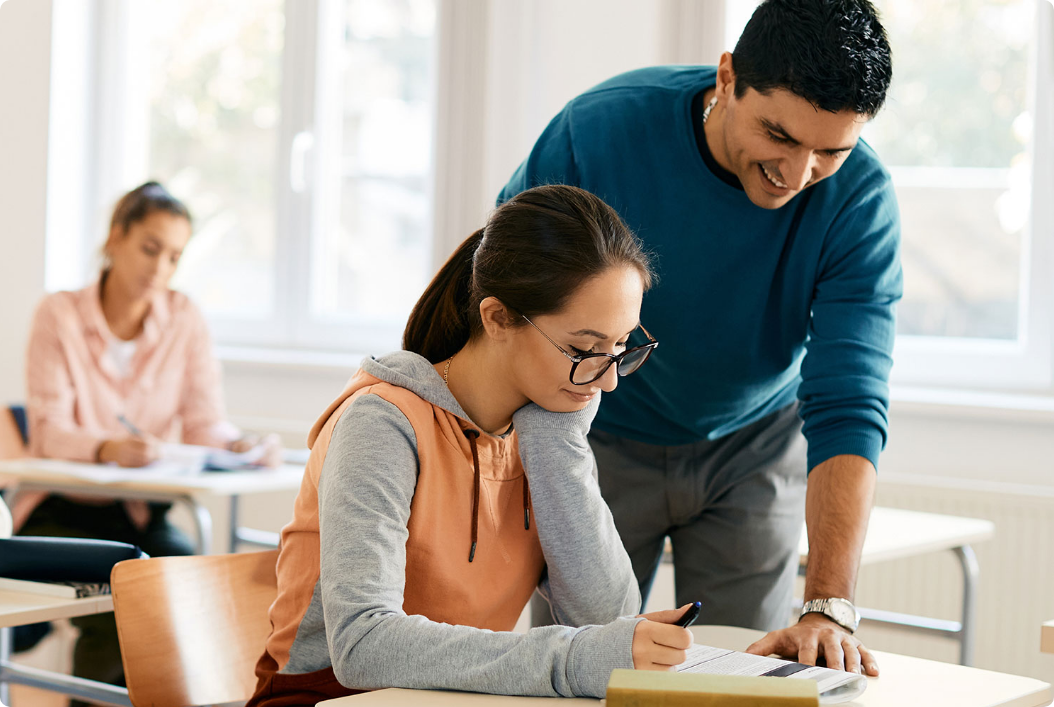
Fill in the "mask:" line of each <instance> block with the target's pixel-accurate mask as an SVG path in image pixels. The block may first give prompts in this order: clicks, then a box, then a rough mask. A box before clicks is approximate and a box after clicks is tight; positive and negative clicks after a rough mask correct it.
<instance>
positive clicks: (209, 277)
mask: <svg viewBox="0 0 1054 707" xmlns="http://www.w3.org/2000/svg"><path fill="white" fill-rule="evenodd" d="M138 14H139V16H140V17H141V18H142V20H143V23H142V24H143V25H144V27H142V28H141V30H142V31H149V32H151V35H152V36H151V38H150V42H149V62H150V66H149V72H150V74H149V94H148V95H149V119H148V120H149V126H148V127H149V156H148V166H149V173H150V175H152V176H153V177H155V178H158V179H159V180H161V181H163V182H164V183H165V184H166V185H167V186H168V187H169V188H170V189H171V190H172V192H173V193H175V194H176V195H177V196H178V197H180V198H181V199H184V200H185V201H186V202H187V205H188V206H189V207H190V208H191V211H192V212H193V214H194V217H195V224H194V225H195V229H194V231H195V235H194V237H193V239H192V240H191V244H190V246H189V247H188V248H187V251H186V253H185V254H184V256H183V260H182V262H181V263H180V266H179V270H178V271H177V275H176V280H175V282H174V284H175V286H176V287H177V288H179V289H180V290H183V291H185V292H187V293H188V294H190V295H191V296H192V297H193V298H194V299H195V300H196V301H197V302H198V303H199V304H200V305H201V306H202V307H203V308H204V309H205V310H206V312H208V313H209V314H210V315H213V316H219V317H223V318H228V317H229V318H238V319H261V320H262V319H269V318H270V317H271V316H273V312H274V308H275V212H274V203H275V192H274V190H275V159H276V151H277V139H278V134H277V131H278V124H279V120H280V110H279V89H280V83H281V63H282V62H281V58H282V47H283V32H284V15H283V5H282V2H281V0H225V1H224V2H222V3H217V2H213V1H212V0H180V2H151V3H149V4H148V5H146V7H143V6H140V12H139V13H138Z"/></svg>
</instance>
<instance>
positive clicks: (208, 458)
mask: <svg viewBox="0 0 1054 707" xmlns="http://www.w3.org/2000/svg"><path fill="white" fill-rule="evenodd" d="M266 451H267V450H266V448H265V446H264V445H262V444H261V445H257V446H255V447H253V448H252V449H250V450H249V451H247V452H242V453H236V452H231V451H228V450H226V449H216V448H212V447H199V446H195V445H190V444H162V445H161V458H160V459H158V460H157V461H156V462H154V463H153V464H149V465H147V466H144V467H142V468H138V469H135V468H127V467H120V466H117V465H115V464H84V463H82V462H71V461H66V460H65V459H32V460H30V461H28V462H23V461H22V460H19V459H13V460H11V461H9V462H5V463H7V464H11V465H14V466H25V465H28V466H30V467H31V468H32V470H33V471H34V472H39V473H44V474H48V473H50V474H55V475H58V476H72V477H75V478H78V479H84V480H86V481H91V482H94V483H97V484H110V483H116V482H121V481H128V480H130V477H129V474H134V480H135V481H150V480H151V479H155V478H156V479H158V480H165V479H171V478H172V477H173V476H194V475H196V474H200V473H201V472H202V470H203V469H204V468H205V467H206V465H208V466H209V467H218V468H222V469H246V468H251V469H255V468H257V466H258V465H257V462H258V461H259V460H260V459H261V458H262V457H263V456H264V454H266Z"/></svg>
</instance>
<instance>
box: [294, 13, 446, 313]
mask: <svg viewBox="0 0 1054 707" xmlns="http://www.w3.org/2000/svg"><path fill="white" fill-rule="evenodd" d="M343 7H344V21H345V23H346V24H345V28H344V43H343V46H342V49H341V51H342V57H341V67H340V77H339V84H338V85H339V90H340V92H341V97H340V101H339V104H340V106H341V110H342V115H341V120H340V132H341V134H340V140H339V142H340V145H341V148H340V161H339V167H338V169H337V172H338V178H339V180H340V190H339V206H338V209H339V215H338V214H333V215H332V217H331V218H332V222H330V223H326V224H323V227H322V228H321V229H319V230H318V233H319V236H318V237H317V238H318V239H319V242H317V243H316V244H315V248H314V254H313V255H314V257H313V259H312V263H313V267H312V270H313V272H312V275H313V277H312V288H311V314H312V318H313V319H315V320H316V321H323V322H360V323H362V322H371V323H381V324H384V323H397V324H399V325H401V324H402V322H404V321H405V319H406V316H407V315H408V313H409V311H410V309H411V307H412V306H413V303H414V302H415V301H416V300H417V298H418V297H419V296H420V294H421V291H422V290H423V289H424V286H425V284H426V283H427V280H428V276H429V275H430V273H431V270H432V268H431V265H432V262H431V252H432V247H431V243H432V238H431V221H430V209H429V204H428V195H429V192H430V188H429V178H430V174H431V155H432V115H433V105H432V71H433V66H432V64H433V59H432V57H433V49H434V47H433V42H434V35H435V2H434V0H383V1H381V0H347V1H346V2H345V3H344V6H343ZM326 149H328V148H327V147H326V146H322V150H326Z"/></svg>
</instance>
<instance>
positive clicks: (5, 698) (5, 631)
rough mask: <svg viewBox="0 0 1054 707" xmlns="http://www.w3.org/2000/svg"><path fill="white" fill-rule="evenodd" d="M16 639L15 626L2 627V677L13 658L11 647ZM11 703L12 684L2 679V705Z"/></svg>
mask: <svg viewBox="0 0 1054 707" xmlns="http://www.w3.org/2000/svg"><path fill="white" fill-rule="evenodd" d="M14 640H15V630H14V629H13V628H0V678H2V677H3V671H4V667H5V666H6V665H7V664H8V662H9V661H10V660H11V649H12V646H13V644H14ZM9 704H11V686H10V685H8V683H7V680H0V707H6V705H9Z"/></svg>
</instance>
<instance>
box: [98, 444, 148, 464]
mask: <svg viewBox="0 0 1054 707" xmlns="http://www.w3.org/2000/svg"><path fill="white" fill-rule="evenodd" d="M159 455H160V449H159V448H158V444H157V440H155V439H154V438H152V437H123V438H121V439H109V440H106V441H105V442H103V443H102V445H101V446H100V447H99V451H98V453H97V454H96V456H97V457H98V458H99V461H100V462H102V463H104V464H106V463H110V462H115V463H116V464H117V465H118V466H124V467H140V466H146V465H147V464H150V463H151V462H154V461H157V458H158V456H159Z"/></svg>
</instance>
